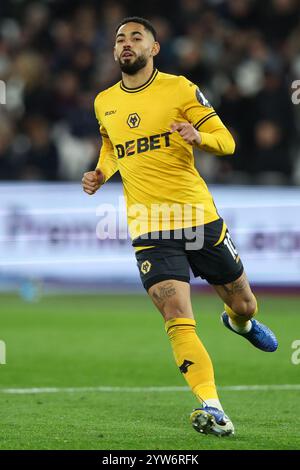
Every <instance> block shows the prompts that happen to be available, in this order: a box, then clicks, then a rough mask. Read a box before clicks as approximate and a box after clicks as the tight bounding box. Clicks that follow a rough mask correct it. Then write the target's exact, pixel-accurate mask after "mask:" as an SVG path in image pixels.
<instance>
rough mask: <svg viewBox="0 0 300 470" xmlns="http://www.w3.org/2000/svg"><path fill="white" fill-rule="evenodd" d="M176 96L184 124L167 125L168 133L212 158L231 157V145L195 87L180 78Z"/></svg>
mask: <svg viewBox="0 0 300 470" xmlns="http://www.w3.org/2000/svg"><path fill="white" fill-rule="evenodd" d="M178 96H180V101H181V103H180V107H181V111H182V117H183V118H184V119H186V120H187V121H188V122H177V123H173V124H172V125H171V131H172V132H175V131H177V132H179V134H180V135H181V137H182V138H183V139H184V140H185V141H186V142H187V143H189V144H190V145H195V146H197V147H199V148H200V149H202V150H205V151H206V152H210V153H213V154H215V155H231V154H233V153H234V150H235V142H234V139H233V137H232V135H231V134H230V132H229V131H228V129H227V128H226V127H225V126H224V124H223V122H222V121H221V119H220V118H219V116H218V115H217V113H216V111H215V110H214V108H213V107H212V106H211V104H210V103H209V102H208V101H207V99H206V98H205V96H204V95H203V94H202V93H201V91H200V90H199V89H198V87H197V86H196V85H195V84H194V83H192V82H189V81H188V80H187V79H186V78H185V77H180V81H179V90H178Z"/></svg>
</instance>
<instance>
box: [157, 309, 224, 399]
mask: <svg viewBox="0 0 300 470" xmlns="http://www.w3.org/2000/svg"><path fill="white" fill-rule="evenodd" d="M165 329H166V332H167V333H168V336H169V338H170V341H171V345H172V348H173V353H174V357H175V361H176V364H177V365H178V367H179V370H180V371H181V372H182V374H183V375H184V378H185V379H186V381H187V383H188V384H189V386H190V387H191V389H192V391H193V393H194V394H195V395H196V397H197V398H198V400H199V401H201V402H202V401H205V400H208V399H212V398H213V399H217V400H218V394H217V390H216V386H215V379H214V370H213V365H212V362H211V359H210V357H209V355H208V353H207V351H206V349H205V347H204V346H203V344H202V342H201V341H200V339H199V338H198V336H197V334H196V322H195V320H192V319H191V318H173V319H172V320H169V321H167V322H166V324H165Z"/></svg>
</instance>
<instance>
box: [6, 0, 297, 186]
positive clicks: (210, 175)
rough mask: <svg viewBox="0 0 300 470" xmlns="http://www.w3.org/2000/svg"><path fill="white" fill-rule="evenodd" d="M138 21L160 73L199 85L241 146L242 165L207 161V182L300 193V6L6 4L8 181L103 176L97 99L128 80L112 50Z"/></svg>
mask: <svg viewBox="0 0 300 470" xmlns="http://www.w3.org/2000/svg"><path fill="white" fill-rule="evenodd" d="M128 15H140V16H144V17H146V18H148V19H150V20H151V21H153V23H154V25H155V26H156V28H157V30H158V36H159V41H160V43H161V46H162V50H161V53H160V55H159V56H158V58H157V61H156V66H157V67H158V68H159V69H160V70H161V71H163V72H168V73H174V74H183V75H186V76H187V77H188V78H189V79H191V80H192V81H194V82H195V83H197V84H198V85H199V87H200V88H201V90H202V91H203V92H204V93H205V94H206V95H207V97H208V99H209V100H210V101H211V102H212V103H213V104H214V106H215V108H216V109H217V110H218V112H219V114H220V115H221V117H222V119H223V121H224V123H226V125H228V126H229V127H230V129H231V131H232V132H233V134H234V136H235V139H236V141H237V151H236V156H235V157H226V158H217V157H212V156H210V155H205V154H203V155H202V158H200V159H197V165H198V168H199V169H200V172H201V174H202V175H203V176H204V178H205V179H206V180H207V181H208V182H213V183H221V184H233V183H234V184H273V185H274V184H280V185H287V184H288V185H299V184H300V142H299V141H300V137H299V136H300V104H299V105H298V106H297V105H294V104H293V103H292V100H291V94H292V88H291V83H292V82H293V80H296V79H300V2H299V0H264V1H261V0H228V1H227V0H173V1H172V2H170V1H163V2H162V1H158V0H151V1H147V2H139V3H137V2H136V1H132V0H127V1H126V0H125V1H122V2H121V1H114V0H109V1H101V0H94V1H92V0H90V1H84V2H83V1H76V0H70V1H69V0H44V1H39V2H32V1H30V2H29V1H25V0H1V2H0V79H1V80H2V81H3V82H5V84H6V93H7V102H6V105H3V104H1V105H0V119H1V126H0V180H6V181H7V180H30V181H40V180H41V181H72V180H80V179H81V176H82V172H83V171H86V170H88V169H92V168H94V166H95V163H96V161H97V157H98V151H99V146H100V137H99V134H98V126H97V122H96V119H95V117H94V114H93V101H94V98H95V96H96V95H97V93H98V92H99V91H101V90H102V89H104V88H106V87H108V86H110V85H111V84H113V83H115V82H116V81H118V80H119V79H120V71H119V69H118V67H117V66H116V65H115V63H114V61H113V57H112V46H113V42H114V31H115V26H116V24H117V23H118V22H119V20H121V19H122V18H123V17H125V16H128ZM114 179H115V180H116V179H118V175H116V176H115V178H114Z"/></svg>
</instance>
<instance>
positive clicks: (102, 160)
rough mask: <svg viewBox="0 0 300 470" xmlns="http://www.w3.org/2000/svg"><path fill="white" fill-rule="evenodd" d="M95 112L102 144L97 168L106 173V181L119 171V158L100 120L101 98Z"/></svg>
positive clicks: (97, 101)
mask: <svg viewBox="0 0 300 470" xmlns="http://www.w3.org/2000/svg"><path fill="white" fill-rule="evenodd" d="M98 96H99V95H98ZM95 114H96V118H97V120H98V123H99V126H100V134H101V139H102V145H101V149H100V154H99V160H98V163H97V166H96V168H99V169H100V170H101V171H102V173H103V174H104V183H106V181H107V180H109V178H111V176H113V175H114V174H115V173H116V172H117V171H118V159H117V157H116V155H115V154H114V147H113V145H112V143H111V141H110V139H109V136H108V133H107V131H106V129H105V127H104V126H103V124H101V122H100V118H99V99H98V97H97V98H96V100H95Z"/></svg>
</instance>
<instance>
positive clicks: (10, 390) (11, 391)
mask: <svg viewBox="0 0 300 470" xmlns="http://www.w3.org/2000/svg"><path fill="white" fill-rule="evenodd" d="M218 389H219V390H222V391H225V392H231V391H233V392H234V391H239V392H248V391H250V392H251V391H272V390H274V391H275V390H281V391H283V390H300V384H280V385H279V384H276V385H225V386H223V387H222V386H220V387H218ZM188 391H190V389H189V388H188V387H35V388H0V393H2V394H11V395H29V394H38V393H90V392H101V393H116V392H117V393H122V392H123V393H124V392H129V393H153V392H154V393H165V392H188Z"/></svg>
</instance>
